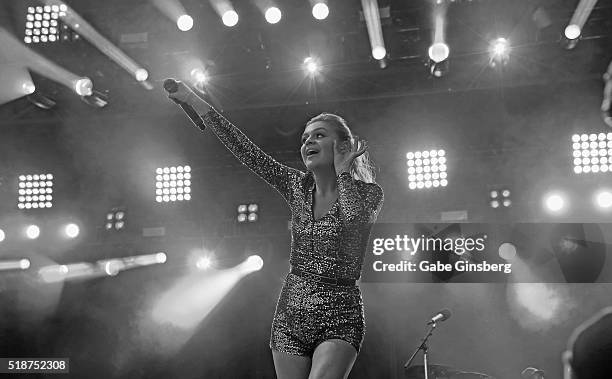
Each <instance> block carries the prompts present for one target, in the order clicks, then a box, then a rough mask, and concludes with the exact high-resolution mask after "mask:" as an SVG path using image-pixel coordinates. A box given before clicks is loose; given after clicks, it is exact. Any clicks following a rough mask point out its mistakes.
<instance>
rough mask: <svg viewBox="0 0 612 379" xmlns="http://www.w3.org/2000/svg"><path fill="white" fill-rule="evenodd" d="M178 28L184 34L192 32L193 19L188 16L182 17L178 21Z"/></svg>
mask: <svg viewBox="0 0 612 379" xmlns="http://www.w3.org/2000/svg"><path fill="white" fill-rule="evenodd" d="M176 26H177V27H178V28H179V30H180V31H183V32H186V31H188V30H191V28H193V18H191V16H189V15H187V14H184V15H181V16H179V18H178V19H177V20H176Z"/></svg>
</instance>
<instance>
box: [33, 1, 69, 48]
mask: <svg viewBox="0 0 612 379" xmlns="http://www.w3.org/2000/svg"><path fill="white" fill-rule="evenodd" d="M64 15H65V14H64ZM58 18H59V8H58V9H57V10H53V8H52V7H50V6H45V7H36V8H34V7H28V12H27V13H26V22H25V31H24V35H25V36H24V38H23V42H25V43H26V44H30V43H44V42H56V41H60V28H59V27H58Z"/></svg>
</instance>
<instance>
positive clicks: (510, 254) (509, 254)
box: [497, 242, 516, 261]
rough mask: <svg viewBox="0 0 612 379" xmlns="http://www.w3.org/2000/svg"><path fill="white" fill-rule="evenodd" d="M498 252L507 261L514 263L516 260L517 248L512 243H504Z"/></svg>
mask: <svg viewBox="0 0 612 379" xmlns="http://www.w3.org/2000/svg"><path fill="white" fill-rule="evenodd" d="M497 252H498V254H499V256H500V257H501V258H502V259H504V260H506V261H512V260H514V258H516V246H514V244H512V243H510V242H504V243H502V244H501V245H499V248H498V250H497Z"/></svg>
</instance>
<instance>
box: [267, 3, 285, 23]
mask: <svg viewBox="0 0 612 379" xmlns="http://www.w3.org/2000/svg"><path fill="white" fill-rule="evenodd" d="M265 17H266V21H268V23H269V24H276V23H278V22H279V21H280V20H281V17H282V13H281V11H280V9H278V8H277V7H270V8H268V9H266V13H265Z"/></svg>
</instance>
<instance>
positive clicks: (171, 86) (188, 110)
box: [164, 79, 206, 131]
mask: <svg viewBox="0 0 612 379" xmlns="http://www.w3.org/2000/svg"><path fill="white" fill-rule="evenodd" d="M164 89H165V90H166V92H168V93H175V92H176V91H178V89H179V85H178V82H177V81H176V80H174V79H166V80H164ZM171 99H172V101H174V102H175V103H177V104H178V105H179V106H180V107H181V108H182V109H183V112H185V114H187V116H188V117H189V119H190V120H191V122H193V124H194V125H195V126H196V128H198V129H200V130H201V131H204V129H206V125H204V121H203V120H202V117H200V115H199V114H198V112H196V110H195V109H193V107H192V106H191V105H189V104H187V103H185V102H184V101H180V100H177V99H174V98H171Z"/></svg>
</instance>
